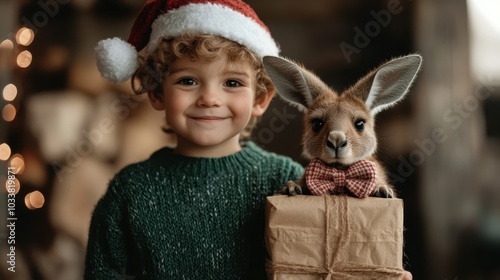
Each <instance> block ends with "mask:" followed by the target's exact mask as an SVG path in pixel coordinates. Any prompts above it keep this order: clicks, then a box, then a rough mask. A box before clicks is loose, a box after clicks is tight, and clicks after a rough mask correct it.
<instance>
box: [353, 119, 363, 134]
mask: <svg viewBox="0 0 500 280" xmlns="http://www.w3.org/2000/svg"><path fill="white" fill-rule="evenodd" d="M354 127H355V128H356V130H357V131H359V132H361V131H363V130H364V129H365V121H364V120H356V121H355V122H354Z"/></svg>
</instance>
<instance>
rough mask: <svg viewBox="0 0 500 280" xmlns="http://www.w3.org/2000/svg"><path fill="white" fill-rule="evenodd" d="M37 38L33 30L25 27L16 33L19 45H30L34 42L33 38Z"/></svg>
mask: <svg viewBox="0 0 500 280" xmlns="http://www.w3.org/2000/svg"><path fill="white" fill-rule="evenodd" d="M34 38H35V33H34V32H33V30H31V29H29V28H27V27H23V28H21V29H19V31H17V34H16V41H17V43H18V44H19V45H23V46H29V45H30V44H31V43H32V42H33V39H34Z"/></svg>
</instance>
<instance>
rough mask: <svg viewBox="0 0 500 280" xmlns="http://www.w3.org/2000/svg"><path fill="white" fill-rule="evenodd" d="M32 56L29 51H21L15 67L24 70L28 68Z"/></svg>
mask: <svg viewBox="0 0 500 280" xmlns="http://www.w3.org/2000/svg"><path fill="white" fill-rule="evenodd" d="M32 59H33V56H32V55H31V53H30V52H29V51H22V52H21V53H19V55H18V56H17V65H18V66H19V67H21V68H26V67H28V66H30V64H31V60H32Z"/></svg>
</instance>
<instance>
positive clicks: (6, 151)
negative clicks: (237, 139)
mask: <svg viewBox="0 0 500 280" xmlns="http://www.w3.org/2000/svg"><path fill="white" fill-rule="evenodd" d="M10 153H11V150H10V147H9V145H7V144H6V143H3V144H1V145H0V160H7V159H9V158H10Z"/></svg>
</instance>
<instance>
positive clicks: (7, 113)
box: [2, 104, 16, 122]
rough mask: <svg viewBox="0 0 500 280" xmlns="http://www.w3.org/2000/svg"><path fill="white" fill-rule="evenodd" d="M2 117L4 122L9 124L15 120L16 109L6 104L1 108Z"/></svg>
mask: <svg viewBox="0 0 500 280" xmlns="http://www.w3.org/2000/svg"><path fill="white" fill-rule="evenodd" d="M2 117H3V119H4V120H5V121H7V122H11V121H13V120H14V118H16V107H14V105H12V104H7V105H5V106H4V107H3V110H2Z"/></svg>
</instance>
